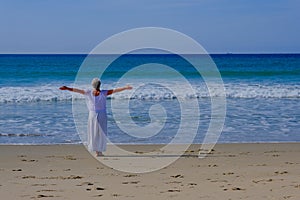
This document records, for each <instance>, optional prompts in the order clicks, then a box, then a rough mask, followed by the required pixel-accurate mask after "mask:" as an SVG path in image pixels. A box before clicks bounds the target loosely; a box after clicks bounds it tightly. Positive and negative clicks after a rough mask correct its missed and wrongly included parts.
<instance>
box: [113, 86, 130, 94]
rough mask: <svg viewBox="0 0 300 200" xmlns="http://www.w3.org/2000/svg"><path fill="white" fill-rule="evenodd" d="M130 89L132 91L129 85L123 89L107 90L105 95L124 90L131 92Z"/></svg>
mask: <svg viewBox="0 0 300 200" xmlns="http://www.w3.org/2000/svg"><path fill="white" fill-rule="evenodd" d="M131 89H132V87H131V86H130V85H126V86H125V87H121V88H116V89H113V90H108V92H107V95H111V94H113V93H117V92H122V91H124V90H131Z"/></svg>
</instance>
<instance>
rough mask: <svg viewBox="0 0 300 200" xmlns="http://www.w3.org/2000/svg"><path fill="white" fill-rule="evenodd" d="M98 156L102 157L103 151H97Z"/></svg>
mask: <svg viewBox="0 0 300 200" xmlns="http://www.w3.org/2000/svg"><path fill="white" fill-rule="evenodd" d="M96 156H97V157H100V156H104V154H103V153H102V152H99V151H96Z"/></svg>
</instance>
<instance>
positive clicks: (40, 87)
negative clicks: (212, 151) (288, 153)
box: [0, 54, 300, 144]
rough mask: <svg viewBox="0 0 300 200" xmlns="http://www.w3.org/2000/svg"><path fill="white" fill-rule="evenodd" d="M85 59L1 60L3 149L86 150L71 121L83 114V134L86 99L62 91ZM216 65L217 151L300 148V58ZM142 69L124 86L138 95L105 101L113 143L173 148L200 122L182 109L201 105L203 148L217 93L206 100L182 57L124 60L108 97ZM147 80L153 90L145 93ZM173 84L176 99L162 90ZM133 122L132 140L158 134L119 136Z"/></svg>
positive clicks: (221, 58)
mask: <svg viewBox="0 0 300 200" xmlns="http://www.w3.org/2000/svg"><path fill="white" fill-rule="evenodd" d="M86 56H87V55H25V54H24V55H0V94H1V95H0V108H1V115H0V144H80V143H82V140H81V138H83V139H84V137H85V136H83V135H82V133H81V135H80V134H78V133H77V132H78V127H77V126H76V123H75V122H74V117H73V114H74V112H77V113H78V112H82V114H81V115H80V116H81V118H82V124H81V126H82V127H83V126H85V120H86V118H87V113H86V112H85V107H82V111H81V110H80V111H78V110H75V111H74V108H75V109H77V108H78V107H76V105H84V104H85V100H84V97H82V96H80V95H74V96H72V94H71V93H70V92H67V91H61V90H59V89H58V88H59V87H60V86H62V85H68V86H72V85H73V84H74V82H75V81H76V76H77V72H78V70H79V69H80V66H81V64H82V63H83V61H84V59H85V58H86ZM107 56H109V55H105V56H104V55H103V56H98V57H97V56H95V60H94V64H95V65H91V66H93V67H95V66H96V67H97V64H98V65H101V63H105V60H106V59H107ZM191 56H193V55H191ZM211 58H212V59H213V61H214V62H215V64H216V66H217V67H218V69H219V71H220V74H221V76H222V79H223V82H224V87H225V92H226V118H225V123H224V126H223V130H222V132H221V135H220V137H219V138H218V143H245V142H250V143H253V142H255V143H256V142H300V109H299V108H300V54H213V55H211ZM158 64H161V65H167V66H169V67H171V68H172V69H174V70H176V71H177V72H178V73H179V74H181V75H183V77H184V79H185V80H187V82H189V83H190V84H191V85H192V87H193V89H194V90H195V93H192V94H191V93H189V90H185V88H183V84H182V80H181V79H177V78H176V77H175V76H173V75H172V74H170V73H164V71H163V70H164V69H163V68H162V70H161V71H160V70H158V71H157V67H155V66H157V65H158ZM140 65H144V68H143V69H144V71H142V72H139V73H136V74H135V72H133V73H131V75H130V76H129V77H127V79H126V81H127V82H126V83H128V84H131V85H132V86H133V87H134V88H135V89H136V90H135V91H134V93H133V94H131V95H129V93H127V92H126V91H125V92H122V93H120V94H116V95H113V96H111V97H109V98H108V100H107V112H108V138H109V140H110V141H111V142H113V143H118V144H145V143H147V144H149V143H150V144H165V143H168V142H170V141H171V140H172V139H173V138H174V135H176V131H177V130H178V129H179V127H180V126H181V119H182V117H185V118H188V119H191V122H192V121H193V119H194V118H193V115H194V112H193V111H194V108H193V107H190V108H189V109H190V110H189V111H188V112H182V110H181V109H180V108H181V105H180V102H181V101H183V102H184V103H185V104H187V105H189V102H192V101H193V102H194V101H195V100H196V101H197V103H198V105H199V109H200V119H199V127H198V130H196V133H194V134H196V135H195V137H194V138H193V139H192V141H193V143H202V142H203V139H204V136H205V134H206V132H207V129H208V126H209V122H210V120H211V118H212V115H211V97H217V96H218V93H217V90H216V91H213V90H212V91H209V92H208V89H207V88H206V85H205V82H204V81H203V79H202V78H201V75H199V73H197V71H195V70H193V69H192V68H191V67H190V66H188V64H187V63H186V61H184V60H182V59H179V58H178V56H177V55H167V54H148V55H143V54H130V55H124V56H121V57H120V58H119V59H118V60H117V61H116V62H114V63H112V65H111V66H110V67H109V68H107V71H105V73H104V74H103V76H102V77H101V80H102V89H111V88H114V87H116V86H118V84H117V83H118V81H119V79H120V77H122V75H123V74H125V73H126V72H128V71H129V70H131V69H132V67H133V66H140ZM128 66H131V68H130V67H128ZM208 74H209V73H208ZM91 75H92V76H94V77H97V76H98V74H97V73H96V72H95V73H93V72H92V71H91V74H89V76H88V77H90V76H91ZM149 77H151V80H152V83H151V84H144V85H143V84H142V83H143V82H144V81H145V80H146V79H148V78H149ZM210 78H213V77H210ZM90 81H91V80H90V79H87V80H86V83H84V84H82V85H80V87H81V88H82V89H89V88H90ZM168 84H169V85H170V88H177V89H178V91H177V89H175V90H176V91H171V90H170V88H168V87H162V85H164V86H165V85H168ZM126 103H127V104H128V105H127V106H128V108H129V111H127V110H126V109H125V107H120V108H119V109H118V110H117V112H119V113H128V114H129V115H120V116H119V117H116V116H115V115H114V113H113V109H112V105H123V104H126ZM74 105H75V106H74ZM155 105H156V107H155ZM190 105H192V104H190ZM153 106H154V107H153ZM80 108H81V107H80ZM151 108H156V109H154V111H153V109H152V111H153V112H154V113H153V112H152V111H151ZM161 110H163V112H160V111H161ZM155 111H157V112H155ZM152 115H153V116H154V117H153V116H152ZM183 115H184V116H183ZM128 116H129V117H128ZM132 122H133V123H134V126H133V128H132V129H131V130H132V132H135V128H136V129H137V130H139V129H138V128H137V127H148V126H149V125H151V124H152V123H154V124H156V125H157V130H153V131H154V132H155V131H156V132H155V133H153V134H151V135H147V134H148V133H143V132H141V133H139V134H140V135H138V136H137V135H136V136H137V137H135V136H134V135H132V134H130V132H126V131H123V129H122V128H120V126H126V125H132V124H126V123H132ZM156 125H154V126H149V127H150V128H149V131H150V132H151V131H152V129H156ZM183 126H184V132H185V136H184V137H182V138H181V140H180V141H179V142H182V143H185V142H187V141H189V140H190V138H189V137H192V135H194V134H193V133H192V132H193V131H194V130H193V129H192V128H190V126H189V124H188V123H186V124H184V125H183ZM76 127H77V128H76ZM82 127H81V128H82ZM129 131H130V130H129ZM143 134H145V135H143ZM80 136H81V137H80Z"/></svg>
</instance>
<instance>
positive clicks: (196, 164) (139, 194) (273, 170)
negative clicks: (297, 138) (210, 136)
mask: <svg viewBox="0 0 300 200" xmlns="http://www.w3.org/2000/svg"><path fill="white" fill-rule="evenodd" d="M199 147H200V146H199V145H193V146H192V147H191V148H190V149H189V150H188V151H187V152H186V153H185V155H184V156H182V157H181V158H179V159H178V160H177V161H176V162H174V163H172V164H171V165H169V166H168V167H165V168H163V169H161V170H158V171H155V172H150V173H142V174H133V173H125V172H120V171H116V170H114V169H111V168H109V167H107V166H104V165H103V164H101V163H100V162H98V161H97V160H96V159H95V158H94V157H92V156H91V155H90V154H89V153H88V152H87V151H86V149H85V148H84V147H83V146H81V145H49V146H9V145H2V146H0V177H1V181H0V199H1V200H2V199H3V200H6V199H7V200H10V199H43V200H44V199H52V200H54V199H122V200H123V199H143V200H146V199H155V200H158V199H181V200H182V199H188V200H189V199H222V200H223V199H227V200H229V199H232V200H234V199H294V200H298V199H300V143H288V144H218V145H216V146H215V148H214V150H213V151H212V152H211V153H210V154H209V155H208V156H207V157H206V158H204V159H199V158H198V157H197V153H198V150H199ZM108 148H109V147H108ZM124 148H128V149H132V150H133V151H138V152H139V153H141V154H143V151H147V149H149V148H150V149H151V148H155V146H149V145H146V146H127V147H124ZM100 159H118V157H104V158H100Z"/></svg>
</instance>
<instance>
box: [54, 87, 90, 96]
mask: <svg viewBox="0 0 300 200" xmlns="http://www.w3.org/2000/svg"><path fill="white" fill-rule="evenodd" d="M59 89H60V90H68V91H71V92H77V93H79V94H85V92H84V90H81V89H77V88H70V87H67V86H62V87H60V88H59Z"/></svg>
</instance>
